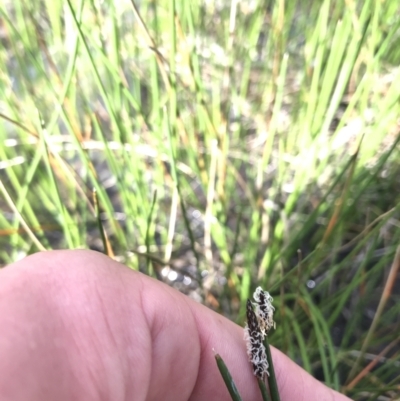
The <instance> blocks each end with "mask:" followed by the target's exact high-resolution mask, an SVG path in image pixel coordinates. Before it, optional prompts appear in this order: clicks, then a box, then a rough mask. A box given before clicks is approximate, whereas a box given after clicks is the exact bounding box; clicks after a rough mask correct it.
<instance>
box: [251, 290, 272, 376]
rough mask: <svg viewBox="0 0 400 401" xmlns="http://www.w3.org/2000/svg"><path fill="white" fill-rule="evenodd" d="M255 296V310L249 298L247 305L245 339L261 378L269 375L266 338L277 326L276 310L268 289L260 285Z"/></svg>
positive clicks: (256, 374)
mask: <svg viewBox="0 0 400 401" xmlns="http://www.w3.org/2000/svg"><path fill="white" fill-rule="evenodd" d="M253 298H254V300H255V302H254V303H253V304H254V306H255V311H254V310H253V304H252V302H251V301H250V300H249V299H248V300H247V305H246V315H247V324H246V325H245V327H244V339H245V341H246V344H247V355H248V356H249V360H250V362H251V363H252V365H253V372H254V375H255V376H257V377H258V378H260V379H264V377H265V375H268V376H269V372H268V367H269V365H268V361H267V355H266V351H265V346H264V343H263V342H264V338H265V336H266V335H267V334H268V332H269V331H270V330H271V328H272V327H274V326H275V322H274V310H275V308H274V307H273V306H272V303H271V302H272V301H273V299H272V297H271V295H269V293H268V292H267V291H264V290H263V289H262V288H261V287H258V288H257V289H256V290H255V292H254V294H253Z"/></svg>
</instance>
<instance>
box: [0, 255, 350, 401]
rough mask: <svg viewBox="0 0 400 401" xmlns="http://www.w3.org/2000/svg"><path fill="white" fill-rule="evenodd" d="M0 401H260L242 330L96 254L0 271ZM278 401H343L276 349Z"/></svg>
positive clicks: (43, 258)
mask: <svg viewBox="0 0 400 401" xmlns="http://www.w3.org/2000/svg"><path fill="white" fill-rule="evenodd" d="M0 327H1V335H0V400H10V401H19V400H21V401H27V400H30V401H35V400H40V401H51V400H57V401H63V400H85V401H90V400H112V401H119V400H121V401H123V400H143V401H144V400H146V401H150V400H154V401H157V400H163V401H168V400H174V401H187V400H190V401H195V400H203V401H204V400H210V401H213V400H218V401H228V400H229V399H230V396H229V393H228V391H227V389H226V387H225V385H224V382H223V380H222V378H221V375H220V374H219V371H218V369H217V366H216V363H215V359H214V353H215V352H217V353H219V354H220V355H221V356H222V358H223V359H224V361H225V363H226V364H227V366H228V368H229V370H230V372H231V374H232V376H233V379H234V380H235V383H236V384H237V386H238V390H239V392H240V393H241V395H242V397H243V399H244V400H249V401H250V400H252V401H253V400H254V401H256V400H260V399H261V398H260V392H259V389H258V386H257V381H256V379H255V377H254V376H253V374H252V369H251V366H250V364H249V362H248V359H247V354H246V348H245V343H244V341H243V329H242V328H241V327H239V326H237V325H235V324H234V323H232V322H231V321H229V320H227V319H226V318H224V317H223V316H221V315H218V314H217V313H215V312H213V311H211V310H209V309H207V308H206V307H204V306H202V305H200V304H197V303H196V302H194V301H192V300H190V299H189V298H188V297H186V296H184V295H182V294H180V293H179V292H177V291H176V290H174V289H172V288H170V287H168V286H167V285H164V284H162V283H160V282H158V281H156V280H153V279H151V278H149V277H147V276H145V275H142V274H140V273H137V272H134V271H132V270H130V269H128V268H126V267H124V266H123V265H121V264H119V263H117V262H115V261H113V260H111V259H109V258H107V257H106V256H104V255H101V254H99V253H96V252H91V251H54V252H45V253H39V254H35V255H33V256H30V257H28V258H25V259H23V260H21V261H19V262H17V263H15V264H13V265H11V266H8V267H6V268H4V269H3V270H1V271H0ZM272 357H273V360H274V367H275V373H276V376H277V381H278V387H279V391H280V396H281V401H291V400H297V401H302V400H307V401H323V400H329V401H346V400H347V401H348V400H349V398H347V397H345V396H344V395H340V394H338V393H336V392H335V391H333V390H331V389H328V388H327V387H325V386H324V385H323V384H322V383H320V382H318V381H317V380H315V379H314V378H313V377H311V376H310V375H309V374H308V373H306V372H305V371H304V370H303V369H301V368H300V367H299V366H297V365H296V364H295V363H294V362H292V361H291V360H290V359H289V358H287V357H286V356H285V355H284V354H282V353H281V352H280V351H278V350H276V349H274V348H273V349H272Z"/></svg>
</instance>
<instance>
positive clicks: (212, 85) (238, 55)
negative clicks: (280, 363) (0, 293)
mask: <svg viewBox="0 0 400 401" xmlns="http://www.w3.org/2000/svg"><path fill="white" fill-rule="evenodd" d="M300 3H301V5H299V4H300ZM0 15H1V21H2V24H1V25H0V40H1V42H2V46H1V49H0V71H1V72H2V74H1V78H0V90H1V99H2V100H1V101H0V116H1V120H0V121H1V122H0V143H1V145H0V160H1V164H0V168H1V174H0V179H1V182H0V202H1V203H0V205H1V210H2V213H1V214H0V234H1V236H0V244H1V246H0V261H1V263H2V264H3V265H5V264H6V263H9V262H11V261H13V260H16V259H18V258H20V257H22V256H24V255H26V254H29V253H33V252H36V251H38V250H40V249H52V248H92V249H97V250H100V251H104V252H107V253H108V254H110V255H114V257H115V258H116V259H118V260H120V261H122V262H124V263H126V264H127V265H128V266H130V267H132V268H133V269H139V270H141V271H143V272H145V273H147V274H151V275H154V276H156V277H158V278H162V277H163V276H162V274H161V272H162V271H165V270H162V269H163V267H164V266H170V268H171V269H173V270H177V271H178V273H179V275H178V277H182V275H185V276H186V279H187V278H190V280H191V284H190V285H183V284H182V283H180V284H179V283H177V282H176V281H174V282H171V285H175V286H177V287H179V288H180V289H182V290H183V291H185V292H190V291H194V290H196V291H197V293H198V294H199V295H200V296H201V298H202V300H203V302H204V303H205V304H207V305H208V306H212V307H214V308H215V309H217V310H219V311H220V312H221V313H224V314H225V315H227V316H229V317H230V318H231V319H234V320H236V321H238V322H239V323H242V322H243V319H244V312H245V303H246V300H247V298H248V297H250V294H251V293H252V291H253V289H254V288H255V286H256V285H258V284H260V285H262V286H263V287H264V289H266V290H268V291H270V292H271V293H272V295H273V296H274V297H275V305H277V315H276V319H275V320H276V321H277V322H278V327H277V330H276V331H275V333H274V334H272V336H271V339H270V342H271V344H273V345H275V346H277V347H279V348H280V349H282V350H283V351H284V352H286V353H287V354H288V355H289V356H290V357H291V358H293V359H294V360H295V361H297V362H298V363H299V364H301V365H302V366H303V367H304V368H305V369H306V370H308V371H310V372H311V373H312V374H313V375H315V376H316V377H318V378H319V379H322V380H324V381H325V382H326V383H327V384H328V385H329V386H331V387H333V388H335V389H338V390H342V391H346V393H347V394H348V395H349V396H350V397H352V398H353V399H355V400H377V399H379V397H382V398H381V399H382V400H383V399H388V398H389V399H390V398H391V397H392V396H393V394H394V392H395V391H396V389H397V390H398V388H399V385H400V383H399V376H398V374H397V372H398V365H399V363H400V360H399V359H400V354H399V350H400V349H399V344H398V343H397V344H396V343H395V344H394V345H392V348H391V349H390V350H389V351H385V352H384V353H383V354H382V355H380V356H379V357H378V354H379V352H381V351H382V350H383V349H384V348H385V347H386V346H388V345H390V344H392V343H393V341H396V339H397V338H398V332H399V330H400V323H399V322H400V319H399V315H400V307H399V305H400V303H399V302H398V301H399V297H400V292H399V288H398V284H397V286H396V285H394V286H392V287H391V286H390V284H393V283H394V282H395V278H396V269H397V265H396V264H394V265H393V267H392V268H391V266H392V261H393V260H394V256H395V252H396V248H397V246H398V243H399V236H400V235H399V234H400V231H399V230H398V226H399V219H398V216H399V209H400V203H399V194H400V192H399V176H400V175H399V172H400V163H399V145H398V141H399V140H400V135H399V123H398V116H399V112H400V102H399V100H400V99H399V97H400V71H399V69H398V64H399V61H400V47H399V46H398V38H399V35H400V17H399V5H398V2H397V1H395V0H388V1H384V2H381V1H372V0H369V1H336V2H332V1H308V2H295V1H290V0H289V1H288V2H283V0H281V1H279V0H278V1H276V2H269V1H261V0H260V1H252V2H250V1H249V2H235V1H232V2H228V1H219V2H205V1H202V2H200V1H190V2H189V1H182V2H178V1H174V0H169V1H166V0H165V1H164V0H160V1H158V2H153V1H145V0H143V1H141V2H136V3H133V2H128V1H126V2H112V1H111V0H110V1H104V2H95V1H92V2H83V1H71V0H68V1H67V2H63V1H60V0H52V1H50V0H42V1H37V0H34V1H30V2H27V1H26V2H24V1H21V0H19V1H14V2H11V1H8V0H3V2H2V4H1V6H0ZM93 189H95V191H96V194H97V205H95V204H94V202H93V199H94V198H93ZM105 250H106V251H105ZM182 266H184V268H182ZM390 271H392V273H391V274H390ZM164 279H165V280H167V281H168V279H167V278H164ZM190 280H187V281H186V282H188V281H190ZM397 282H398V280H397ZM385 286H386V287H385ZM385 288H386V290H385V291H384V289H385ZM378 305H379V307H378ZM377 310H378V311H377ZM376 311H377V313H376V314H375V312H376ZM374 358H376V361H377V364H376V365H375V366H373V367H367V365H368V364H369V363H370V362H371V361H372V360H374ZM365 367H367V368H366V370H365V372H364V373H365V375H364V376H363V377H358V378H356V380H355V381H354V382H352V383H351V381H352V380H353V379H354V378H355V377H356V375H357V374H358V373H359V372H361V371H362V369H363V368H365ZM349 383H351V385H350V386H349ZM385 397H386V398H385Z"/></svg>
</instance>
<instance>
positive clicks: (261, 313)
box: [253, 287, 275, 336]
mask: <svg viewBox="0 0 400 401" xmlns="http://www.w3.org/2000/svg"><path fill="white" fill-rule="evenodd" d="M253 298H254V300H255V301H256V302H255V303H254V306H255V308H256V311H255V314H256V316H257V320H258V324H259V325H260V330H261V332H262V334H263V336H266V335H267V334H268V332H269V331H270V330H271V328H272V327H273V326H274V310H275V308H274V307H273V306H272V301H273V298H272V297H271V295H269V292H267V291H264V290H263V289H262V288H261V287H257V289H256V290H255V291H254V294H253Z"/></svg>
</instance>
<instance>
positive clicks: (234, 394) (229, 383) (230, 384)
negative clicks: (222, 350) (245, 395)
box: [215, 354, 242, 401]
mask: <svg viewBox="0 0 400 401" xmlns="http://www.w3.org/2000/svg"><path fill="white" fill-rule="evenodd" d="M215 360H216V361H217V366H218V369H219V371H220V373H221V376H222V378H223V379H224V382H225V385H226V388H227V389H228V391H229V394H230V395H231V398H232V400H233V401H242V397H241V396H240V394H239V391H238V389H237V387H236V384H235V382H234V381H233V379H232V376H231V374H230V373H229V370H228V368H227V366H226V365H225V362H224V361H223V359H222V358H221V356H220V355H219V354H216V355H215Z"/></svg>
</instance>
